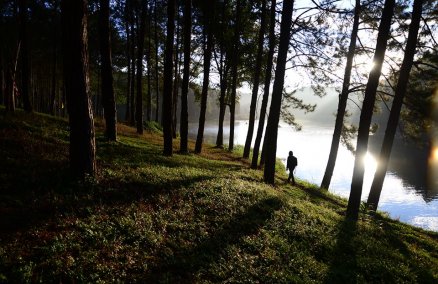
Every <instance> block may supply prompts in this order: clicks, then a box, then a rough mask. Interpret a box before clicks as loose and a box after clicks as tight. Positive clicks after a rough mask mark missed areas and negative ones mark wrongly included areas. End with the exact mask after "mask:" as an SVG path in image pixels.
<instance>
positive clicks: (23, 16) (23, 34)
mask: <svg viewBox="0 0 438 284" xmlns="http://www.w3.org/2000/svg"><path fill="white" fill-rule="evenodd" d="M18 5H19V9H20V13H19V15H20V42H21V96H22V98H23V108H24V110H25V111H26V112H32V105H31V103H30V99H29V79H30V72H29V47H28V41H27V3H26V0H19V1H18Z"/></svg>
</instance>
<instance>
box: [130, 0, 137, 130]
mask: <svg viewBox="0 0 438 284" xmlns="http://www.w3.org/2000/svg"><path fill="white" fill-rule="evenodd" d="M129 2H131V0H129ZM132 6H133V5H132V2H131V6H130V9H129V20H130V25H131V87H130V90H131V94H130V99H131V103H130V107H131V109H130V111H131V113H130V114H129V118H130V124H131V125H132V126H134V125H135V74H136V73H135V72H136V70H135V69H136V68H135V36H136V30H135V23H134V8H133V7H132ZM137 33H138V31H137ZM137 36H138V34H137Z"/></svg>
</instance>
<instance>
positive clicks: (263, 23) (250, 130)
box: [243, 0, 266, 158]
mask: <svg viewBox="0 0 438 284" xmlns="http://www.w3.org/2000/svg"><path fill="white" fill-rule="evenodd" d="M265 10H266V0H263V1H262V8H261V20H260V30H259V35H258V47H257V57H256V67H255V70H254V80H253V82H254V85H253V88H252V96H251V105H250V108H249V122H248V133H247V135H246V141H245V148H244V150H243V158H249V152H250V150H251V142H252V136H253V134H254V120H255V114H256V107H257V94H258V92H259V84H260V74H261V69H262V57H263V43H264V39H265V30H266V11H265Z"/></svg>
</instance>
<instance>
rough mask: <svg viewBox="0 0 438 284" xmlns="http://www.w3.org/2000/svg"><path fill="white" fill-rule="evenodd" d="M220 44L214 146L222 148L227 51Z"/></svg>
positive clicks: (220, 42)
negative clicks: (216, 122) (217, 104)
mask: <svg viewBox="0 0 438 284" xmlns="http://www.w3.org/2000/svg"><path fill="white" fill-rule="evenodd" d="M227 6H228V1H226V0H225V1H224V2H223V6H222V8H223V9H222V11H223V12H222V17H221V18H222V21H221V24H222V27H223V31H224V32H225V31H226V30H227V25H228V17H227V13H226V11H227V10H226V9H227ZM219 44H220V52H221V55H220V59H219V60H220V61H219V62H220V68H218V69H219V84H220V95H219V125H218V131H217V137H216V147H217V148H223V146H224V119H225V110H226V107H227V106H226V104H225V96H226V94H227V88H228V69H229V68H228V64H227V62H228V60H227V58H228V56H229V54H230V53H229V52H226V51H225V47H224V43H223V41H219Z"/></svg>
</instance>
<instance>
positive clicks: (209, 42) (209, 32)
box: [195, 5, 214, 154]
mask: <svg viewBox="0 0 438 284" xmlns="http://www.w3.org/2000/svg"><path fill="white" fill-rule="evenodd" d="M213 9H214V6H213V5H212V7H209V10H208V12H207V13H208V16H207V19H206V20H205V23H204V37H206V42H205V43H204V45H205V47H204V78H203V82H202V92H201V111H200V114H199V125H198V135H197V137H196V144H195V153H198V154H199V153H201V151H202V143H203V140H204V127H205V113H206V111H207V96H208V84H209V81H210V78H209V77H210V64H211V52H212V49H213V29H212V27H211V25H212V22H211V21H212V20H211V17H212V16H213V15H214V11H212V10H213ZM205 32H206V35H205Z"/></svg>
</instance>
